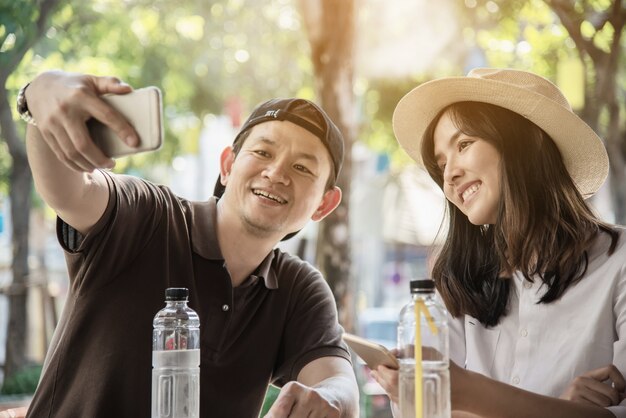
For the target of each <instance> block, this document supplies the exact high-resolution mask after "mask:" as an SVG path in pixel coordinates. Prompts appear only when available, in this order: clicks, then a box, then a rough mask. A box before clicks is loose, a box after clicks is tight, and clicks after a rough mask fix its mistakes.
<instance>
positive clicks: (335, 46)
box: [300, 0, 356, 329]
mask: <svg viewBox="0 0 626 418" xmlns="http://www.w3.org/2000/svg"><path fill="white" fill-rule="evenodd" d="M354 3H355V1H354V0H341V1H335V0H316V1H314V0H302V1H301V3H300V4H301V9H302V11H303V13H302V14H303V20H304V22H305V25H306V27H307V31H308V36H309V42H310V45H311V59H312V62H313V67H314V71H315V83H316V92H317V97H318V101H319V104H320V105H321V107H322V108H323V109H324V110H325V111H326V112H327V113H328V115H329V116H330V117H331V119H332V120H333V121H334V122H335V123H336V124H337V127H338V128H339V130H340V131H341V132H342V134H343V136H344V139H345V153H344V162H343V168H342V170H341V173H340V176H339V179H338V182H337V183H338V184H337V185H338V186H339V187H340V188H341V190H342V192H343V199H342V202H341V204H340V205H339V207H338V208H337V209H336V210H335V211H334V212H333V213H331V214H330V215H329V216H328V217H327V218H326V219H325V220H324V221H323V222H322V223H321V224H320V228H319V233H318V240H317V266H318V268H319V269H320V270H321V271H322V273H323V274H324V276H325V277H326V280H327V281H328V283H329V285H330V287H331V289H332V291H333V294H334V295H335V300H336V302H337V307H338V310H339V318H340V321H341V323H342V324H343V325H344V326H345V327H346V328H348V329H350V328H352V319H353V314H352V311H353V303H354V300H353V299H354V298H350V297H349V295H353V294H354V292H351V290H352V289H353V288H354V278H353V277H352V275H351V264H352V263H351V253H350V251H351V246H350V227H349V213H350V183H351V173H352V159H351V153H352V144H353V142H354V139H355V137H356V113H355V98H354V93H353V80H354V68H353V67H354V26H355V17H354Z"/></svg>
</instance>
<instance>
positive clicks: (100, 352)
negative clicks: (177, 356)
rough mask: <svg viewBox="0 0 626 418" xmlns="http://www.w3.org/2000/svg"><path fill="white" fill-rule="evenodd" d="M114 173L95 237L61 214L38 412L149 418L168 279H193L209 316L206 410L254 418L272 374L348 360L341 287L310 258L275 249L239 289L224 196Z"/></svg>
mask: <svg viewBox="0 0 626 418" xmlns="http://www.w3.org/2000/svg"><path fill="white" fill-rule="evenodd" d="M105 177H106V178H107V181H108V182H109V190H110V197H109V203H108V206H107V209H106V211H105V213H104V215H103V216H102V218H101V219H100V221H99V222H98V223H97V224H96V225H95V226H94V228H93V229H92V230H91V231H90V232H89V234H87V235H86V236H85V237H84V238H83V237H80V236H79V234H77V233H76V231H74V230H73V229H72V228H70V227H68V226H67V224H65V223H64V222H63V221H61V220H59V221H58V225H57V233H58V235H59V240H60V242H61V243H62V245H63V247H64V249H65V250H66V260H67V265H68V270H69V275H70V290H69V294H68V297H67V302H66V304H65V308H64V310H63V314H62V316H61V319H60V322H59V324H58V327H57V329H56V331H55V334H54V337H53V340H52V343H51V345H50V349H49V351H48V354H47V357H46V361H45V365H44V372H43V375H42V379H41V381H40V383H39V387H38V389H37V392H36V394H35V397H34V399H33V401H32V403H31V407H30V409H29V414H28V416H29V417H36V418H40V417H63V418H66V417H81V418H86V417H88V418H96V417H103V418H104V417H106V418H110V417H149V416H150V397H151V369H152V363H151V357H152V319H153V317H154V315H155V314H156V312H157V311H158V310H159V309H161V308H162V307H163V306H164V291H165V289H166V288H167V287H187V288H189V291H190V297H189V305H190V307H192V308H193V309H194V310H196V312H198V315H199V316H200V321H201V325H200V333H201V365H200V368H201V380H200V392H201V401H200V413H201V416H202V417H225V418H231V417H235V418H236V417H242V418H244V417H255V416H257V415H258V413H259V410H260V408H261V405H262V402H263V398H264V394H265V391H266V388H267V385H268V383H270V382H273V383H275V384H277V385H283V384H285V383H286V382H288V381H290V380H295V379H296V378H297V376H298V373H299V372H300V370H301V369H302V367H303V366H305V365H306V364H307V363H309V362H310V361H312V360H315V359H317V358H320V357H325V356H338V357H342V358H345V359H348V360H349V358H350V356H349V354H348V352H347V350H346V348H345V346H344V345H343V343H342V341H341V333H342V328H341V327H340V325H339V324H338V322H337V311H336V307H335V303H334V300H333V296H332V294H331V292H330V289H329V287H328V285H327V284H326V282H325V281H324V280H323V278H322V277H321V275H320V273H319V272H318V271H317V270H315V269H314V268H313V267H311V266H310V265H309V264H308V263H306V262H303V261H301V260H300V259H298V258H296V257H293V256H290V255H288V254H285V253H283V252H281V251H280V250H278V249H275V250H273V251H272V252H271V253H270V254H269V255H268V256H267V258H266V259H265V260H264V261H263V262H262V263H261V265H260V266H259V267H258V269H257V270H256V271H255V273H254V274H253V275H252V276H250V278H249V279H248V280H247V281H246V282H245V283H244V284H243V285H241V286H239V287H237V288H233V287H232V285H231V280H230V276H229V274H228V272H227V270H226V268H225V267H224V259H223V257H222V255H221V253H220V249H219V247H218V243H217V237H216V234H215V217H216V200H215V199H214V198H212V199H210V200H209V201H208V202H202V203H199V202H190V201H187V200H185V199H182V198H179V197H177V196H175V195H174V194H173V193H172V192H171V191H170V190H169V189H168V188H166V187H163V186H156V185H154V184H151V183H149V182H146V181H143V180H140V179H137V178H133V177H129V176H113V175H110V174H109V173H106V172H105ZM72 248H74V250H71V249H72ZM241 256H242V257H245V256H246V255H245V254H241Z"/></svg>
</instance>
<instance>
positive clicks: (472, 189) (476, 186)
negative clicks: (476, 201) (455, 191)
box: [461, 184, 480, 200]
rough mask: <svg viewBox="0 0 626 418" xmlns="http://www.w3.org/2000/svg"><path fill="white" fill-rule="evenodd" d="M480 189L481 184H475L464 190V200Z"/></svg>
mask: <svg viewBox="0 0 626 418" xmlns="http://www.w3.org/2000/svg"><path fill="white" fill-rule="evenodd" d="M478 189H480V184H473V185H471V186H470V187H468V188H467V189H466V190H465V191H464V192H463V194H462V195H461V197H463V200H467V198H468V197H470V196H471V195H473V194H474V193H476V191H477V190H478Z"/></svg>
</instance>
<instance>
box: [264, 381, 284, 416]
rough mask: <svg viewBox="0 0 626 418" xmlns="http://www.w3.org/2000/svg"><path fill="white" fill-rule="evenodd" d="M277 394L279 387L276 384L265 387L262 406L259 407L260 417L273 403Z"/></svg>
mask: <svg viewBox="0 0 626 418" xmlns="http://www.w3.org/2000/svg"><path fill="white" fill-rule="evenodd" d="M279 394H280V389H279V388H277V387H276V386H274V385H269V386H268V387H267V392H266V393H265V400H264V401H263V407H262V408H261V413H260V414H259V416H260V417H264V416H265V415H266V414H267V412H268V411H269V410H270V408H271V407H272V405H274V402H275V401H276V398H278V395H279Z"/></svg>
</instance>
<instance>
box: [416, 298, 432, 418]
mask: <svg viewBox="0 0 626 418" xmlns="http://www.w3.org/2000/svg"><path fill="white" fill-rule="evenodd" d="M424 310H425V311H426V312H428V310H427V309H426V306H424V301H423V300H421V299H417V301H416V303H415V345H414V349H413V352H414V353H415V418H423V416H424V414H423V413H424V408H423V407H422V328H421V322H422V321H421V319H422V318H421V316H420V315H421V312H423V311H424ZM431 320H432V318H431Z"/></svg>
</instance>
